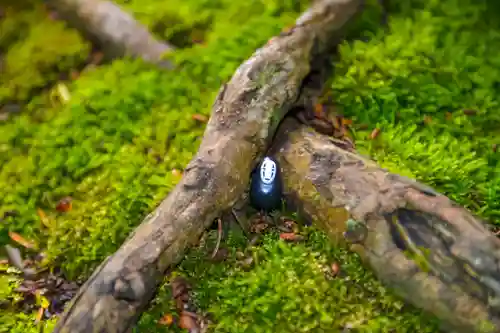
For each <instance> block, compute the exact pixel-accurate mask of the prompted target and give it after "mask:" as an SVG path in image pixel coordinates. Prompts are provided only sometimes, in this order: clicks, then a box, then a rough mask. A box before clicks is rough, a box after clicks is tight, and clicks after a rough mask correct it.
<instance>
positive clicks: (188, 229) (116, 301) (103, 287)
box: [54, 0, 362, 333]
mask: <svg viewBox="0 0 500 333" xmlns="http://www.w3.org/2000/svg"><path fill="white" fill-rule="evenodd" d="M361 3H362V1H361V0H323V1H317V2H316V3H314V4H313V5H312V7H311V8H310V9H309V10H308V11H306V12H305V13H304V14H303V15H302V16H301V17H300V18H299V19H298V20H297V22H296V25H295V26H294V27H293V28H292V29H289V30H287V31H286V32H283V33H282V34H281V35H279V36H276V37H274V38H273V39H271V40H270V41H269V43H267V44H266V45H265V46H263V47H262V48H260V49H259V50H257V51H256V52H255V53H254V55H253V56H252V57H251V58H250V59H248V60H247V61H246V62H245V63H243V64H242V65H241V66H240V67H239V68H238V69H237V70H236V72H235V74H234V75H233V77H232V78H231V80H230V81H229V82H228V83H227V84H226V85H224V86H223V87H222V88H221V89H220V92H219V94H218V96H217V98H216V101H215V103H214V105H213V108H212V115H211V118H210V120H209V122H208V124H207V127H206V131H205V134H204V137H203V140H202V143H201V145H200V148H199V151H198V153H197V154H196V156H195V157H194V159H193V160H192V161H191V162H190V163H189V164H188V166H187V167H186V169H185V172H184V176H183V178H182V180H181V181H180V183H179V184H178V185H177V186H176V187H175V189H174V190H173V191H172V192H171V193H170V194H169V195H168V197H167V198H166V199H165V200H164V201H163V202H162V203H161V204H160V205H159V207H158V208H157V209H156V210H155V211H154V212H152V213H151V214H150V215H148V216H147V217H146V219H145V220H144V221H143V223H142V224H141V225H140V226H139V227H138V228H137V229H136V230H135V232H134V233H133V234H132V235H130V237H129V238H128V240H127V241H126V242H125V243H124V244H123V245H122V246H121V248H120V249H119V250H118V251H117V252H116V253H115V254H113V255H112V256H110V257H109V258H108V259H107V260H105V262H103V263H102V264H101V266H100V267H99V268H98V269H96V271H95V272H94V273H93V275H92V276H91V277H90V278H89V279H88V280H87V282H86V283H85V284H84V285H83V286H82V287H81V289H80V291H79V293H78V294H77V296H76V297H75V298H74V300H73V302H72V304H71V305H70V306H69V307H68V309H67V310H66V312H65V313H64V315H63V316H62V318H61V319H60V321H59V322H58V324H57V326H56V328H55V331H54V332H71V333H78V332H82V333H83V332H101V333H103V332H128V331H129V330H130V329H131V328H132V327H133V326H134V324H135V322H136V321H137V319H138V317H139V315H140V314H141V312H142V310H144V309H145V307H146V306H147V305H148V302H149V301H150V300H151V298H152V297H153V295H154V293H155V291H156V289H157V287H158V285H159V284H160V283H161V281H162V280H163V274H164V273H165V271H166V270H167V269H168V268H170V267H172V266H173V265H175V264H177V263H178V262H179V261H180V260H181V259H182V258H183V255H184V253H185V251H186V250H187V249H188V247H190V246H192V245H193V244H195V243H196V241H197V240H198V239H199V237H200V236H201V234H202V233H203V231H204V230H205V229H206V228H207V227H208V226H209V225H210V224H211V223H212V222H213V220H214V219H215V218H216V217H217V216H219V215H221V214H222V213H223V212H224V211H227V210H228V209H230V208H231V206H232V205H233V204H234V203H235V202H236V201H237V200H238V198H239V197H240V196H241V195H242V194H243V193H244V191H245V190H246V188H247V186H248V181H249V177H250V173H251V170H252V168H253V167H254V166H255V165H256V163H257V161H258V159H259V158H260V157H261V156H262V155H263V153H264V152H265V151H266V150H267V148H268V146H269V144H270V142H271V140H272V137H273V135H274V134H275V131H276V128H277V126H278V124H279V122H280V121H281V120H282V118H283V117H284V116H285V115H286V114H287V112H288V111H289V110H290V109H291V108H292V106H294V105H297V103H301V100H302V99H301V98H300V97H301V96H307V95H308V92H307V91H308V89H304V85H307V84H310V82H313V81H314V79H315V78H318V77H321V75H318V74H320V73H321V71H319V72H315V66H316V64H318V63H319V64H322V60H324V58H325V55H328V54H330V53H331V51H332V48H333V47H335V46H336V45H337V44H338V42H339V41H340V40H341V36H342V31H343V30H344V29H342V28H344V26H345V25H346V23H347V22H348V21H350V20H351V19H352V18H353V17H354V14H356V13H357V12H358V10H359V9H360V7H361V6H360V5H361ZM313 64H314V66H313Z"/></svg>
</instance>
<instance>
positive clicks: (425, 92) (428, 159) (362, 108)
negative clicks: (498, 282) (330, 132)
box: [332, 0, 500, 222]
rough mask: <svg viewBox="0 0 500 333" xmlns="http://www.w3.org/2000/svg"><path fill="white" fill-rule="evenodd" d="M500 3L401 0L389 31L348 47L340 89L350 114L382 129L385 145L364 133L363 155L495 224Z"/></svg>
mask: <svg viewBox="0 0 500 333" xmlns="http://www.w3.org/2000/svg"><path fill="white" fill-rule="evenodd" d="M405 3H406V2H405ZM492 6H493V4H492V2H482V3H481V4H478V3H477V2H474V1H467V0H463V1H411V2H407V3H406V4H405V5H401V4H396V3H393V4H392V5H391V7H390V8H392V10H395V11H397V12H398V13H399V14H397V15H393V16H391V17H390V20H389V26H388V29H387V30H384V31H383V30H379V31H375V32H374V33H373V37H372V38H370V39H369V40H368V41H366V42H362V41H357V42H354V43H345V44H344V45H343V46H342V48H341V52H340V53H341V59H342V60H341V61H340V62H339V63H338V64H336V74H335V76H334V80H333V84H332V88H333V95H334V96H335V98H336V100H337V102H338V103H339V104H340V105H341V106H343V109H344V112H345V115H346V116H347V117H351V118H353V119H354V120H355V122H358V123H364V124H369V125H370V126H371V129H373V128H375V127H379V128H381V129H382V131H381V135H380V136H379V137H378V138H377V140H368V134H369V132H370V131H371V129H370V130H369V131H359V132H358V135H357V140H356V141H357V144H358V146H359V147H360V150H361V151H362V152H364V153H366V154H370V155H371V156H372V157H374V158H375V159H376V160H377V161H378V162H380V163H381V164H382V165H383V166H385V167H388V168H389V169H390V170H392V171H394V172H399V173H405V174H407V175H412V176H414V177H416V178H417V179H418V180H420V181H423V182H425V183H428V184H429V185H432V186H434V187H436V189H438V190H440V191H442V192H443V193H445V194H446V195H448V196H449V197H450V198H452V199H453V200H456V201H457V202H458V203H460V204H462V205H464V206H466V207H467V208H470V209H472V210H473V211H474V212H476V213H479V214H481V215H482V216H484V217H486V218H488V219H489V220H490V221H492V222H495V221H496V220H498V218H499V217H500V204H499V202H498V196H497V194H498V193H499V191H500V178H499V177H498V176H499V175H500V164H499V161H500V158H499V155H498V153H497V152H496V151H495V150H494V149H493V148H492V147H493V146H494V145H496V144H498V143H499V140H500V137H499V135H498V134H499V133H500V132H499V130H498V129H499V128H500V127H499V125H500V113H499V112H498V109H499V106H500V97H499V96H500V94H499V90H498V89H499V87H500V85H499V82H500V81H498V78H499V77H500V66H499V65H500V63H499V62H498V59H497V58H498V57H497V50H499V49H500V34H499V31H500V30H499V29H498V24H497V23H496V22H497V21H498V20H496V21H495V20H493V18H491V17H490V15H493V14H492V13H498V12H495V11H494V10H493V9H492ZM467 109H469V110H470V109H473V110H477V115H473V116H471V115H467V114H466V113H464V110H467Z"/></svg>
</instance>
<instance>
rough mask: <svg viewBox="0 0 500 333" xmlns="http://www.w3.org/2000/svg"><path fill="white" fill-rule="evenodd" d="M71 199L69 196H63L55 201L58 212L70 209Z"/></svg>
mask: <svg viewBox="0 0 500 333" xmlns="http://www.w3.org/2000/svg"><path fill="white" fill-rule="evenodd" d="M72 201H73V199H72V198H71V197H64V198H62V199H61V200H59V202H58V203H57V206H56V210H57V211H59V212H68V211H70V210H71V208H72V207H73V206H72Z"/></svg>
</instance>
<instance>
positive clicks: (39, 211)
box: [36, 208, 53, 229]
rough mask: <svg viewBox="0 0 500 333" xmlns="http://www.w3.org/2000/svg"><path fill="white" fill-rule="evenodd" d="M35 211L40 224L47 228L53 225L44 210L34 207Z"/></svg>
mask: <svg viewBox="0 0 500 333" xmlns="http://www.w3.org/2000/svg"><path fill="white" fill-rule="evenodd" d="M36 213H37V215H38V217H39V218H40V222H42V224H43V225H44V226H45V227H47V228H49V229H50V228H52V227H53V225H52V223H51V222H50V220H49V218H48V217H47V215H46V214H45V212H44V211H43V210H42V209H40V208H37V209H36Z"/></svg>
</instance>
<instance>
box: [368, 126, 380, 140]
mask: <svg viewBox="0 0 500 333" xmlns="http://www.w3.org/2000/svg"><path fill="white" fill-rule="evenodd" d="M379 134H380V128H375V129H374V130H373V131H372V132H371V133H370V139H371V140H374V139H375V138H376V137H377V136H378V135H379Z"/></svg>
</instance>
